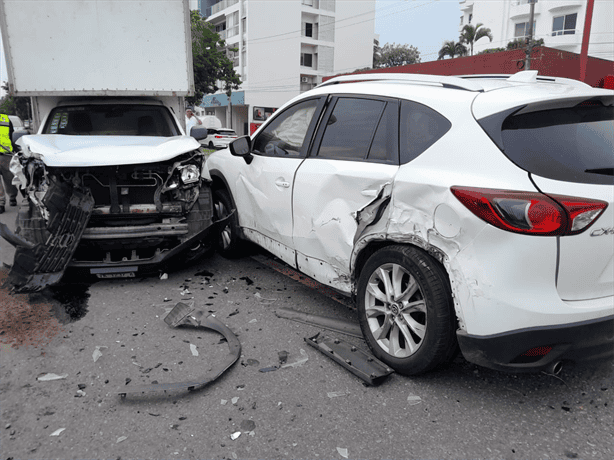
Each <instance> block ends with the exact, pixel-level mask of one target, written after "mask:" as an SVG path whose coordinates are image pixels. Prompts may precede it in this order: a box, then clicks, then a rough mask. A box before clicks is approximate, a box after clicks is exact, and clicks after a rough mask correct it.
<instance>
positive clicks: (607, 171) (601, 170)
mask: <svg viewBox="0 0 614 460" xmlns="http://www.w3.org/2000/svg"><path fill="white" fill-rule="evenodd" d="M584 172H585V173H590V174H603V175H604V176H614V168H595V169H587V170H585V171H584Z"/></svg>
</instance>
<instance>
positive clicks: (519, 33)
mask: <svg viewBox="0 0 614 460" xmlns="http://www.w3.org/2000/svg"><path fill="white" fill-rule="evenodd" d="M535 22H536V21H533V35H535ZM529 32H530V30H529V23H528V21H527V22H519V23H518V24H516V28H515V29H514V37H528V36H529Z"/></svg>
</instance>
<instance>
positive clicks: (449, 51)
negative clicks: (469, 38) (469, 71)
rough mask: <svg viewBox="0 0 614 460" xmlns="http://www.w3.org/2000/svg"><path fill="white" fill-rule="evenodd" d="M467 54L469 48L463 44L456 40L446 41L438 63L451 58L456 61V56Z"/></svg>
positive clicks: (440, 51)
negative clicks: (447, 57) (448, 57)
mask: <svg viewBox="0 0 614 460" xmlns="http://www.w3.org/2000/svg"><path fill="white" fill-rule="evenodd" d="M466 54H467V47H466V46H465V45H463V44H462V42H455V41H454V40H446V41H445V42H443V46H442V47H441V49H440V50H439V57H438V58H437V60H438V61H440V60H441V59H443V58H445V57H446V56H450V57H451V58H452V59H454V56H465V55H466Z"/></svg>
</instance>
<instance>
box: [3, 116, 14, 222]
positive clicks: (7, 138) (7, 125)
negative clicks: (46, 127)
mask: <svg viewBox="0 0 614 460" xmlns="http://www.w3.org/2000/svg"><path fill="white" fill-rule="evenodd" d="M12 138H13V123H12V122H11V119H10V118H9V116H8V115H6V114H4V113H2V114H0V176H2V178H0V214H2V213H3V212H4V211H5V205H6V197H5V193H4V190H5V189H6V192H7V193H8V195H9V200H10V204H11V206H17V187H15V186H14V185H13V173H12V172H11V170H10V169H9V164H10V163H11V158H12V156H13V141H12ZM3 180H4V187H3V186H2V182H3Z"/></svg>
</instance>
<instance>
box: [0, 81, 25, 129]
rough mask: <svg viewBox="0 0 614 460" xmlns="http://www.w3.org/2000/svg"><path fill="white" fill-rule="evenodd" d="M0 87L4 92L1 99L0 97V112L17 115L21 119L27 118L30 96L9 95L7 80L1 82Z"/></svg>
mask: <svg viewBox="0 0 614 460" xmlns="http://www.w3.org/2000/svg"><path fill="white" fill-rule="evenodd" d="M2 89H3V90H4V91H5V92H6V94H5V96H4V97H3V98H2V99H0V113H5V114H7V115H17V116H18V117H19V118H21V119H22V120H29V119H30V110H29V109H30V98H29V97H21V96H17V97H16V96H12V95H10V94H9V85H8V83H7V82H3V83H2Z"/></svg>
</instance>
